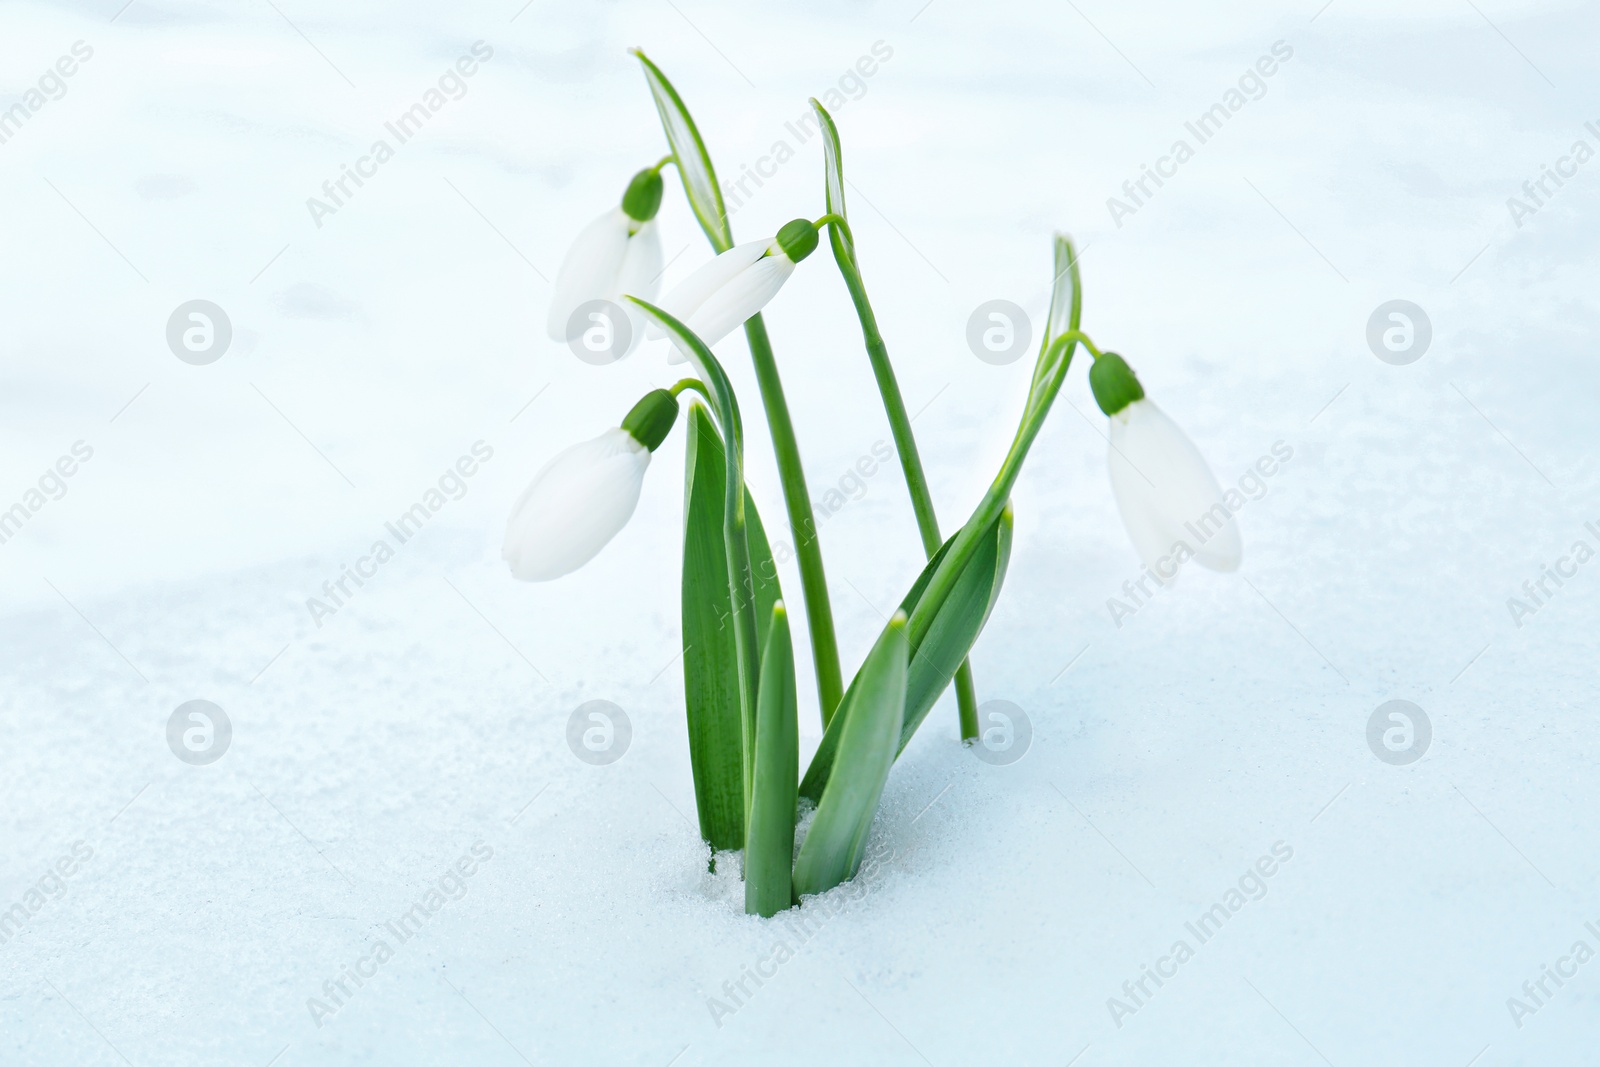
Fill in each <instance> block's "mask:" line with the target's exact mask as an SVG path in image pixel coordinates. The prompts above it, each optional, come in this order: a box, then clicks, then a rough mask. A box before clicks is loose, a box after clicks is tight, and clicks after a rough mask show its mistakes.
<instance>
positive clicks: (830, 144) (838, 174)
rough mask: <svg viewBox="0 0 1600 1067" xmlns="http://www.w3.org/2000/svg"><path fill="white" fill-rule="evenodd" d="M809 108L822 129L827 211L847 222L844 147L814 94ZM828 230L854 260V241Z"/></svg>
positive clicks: (831, 121) (835, 231) (833, 230)
mask: <svg viewBox="0 0 1600 1067" xmlns="http://www.w3.org/2000/svg"><path fill="white" fill-rule="evenodd" d="M811 110H813V111H815V112H816V113H817V124H818V126H820V127H821V129H822V175H823V180H824V183H825V187H826V190H827V197H828V211H829V212H830V213H831V214H834V215H838V216H839V217H840V218H842V219H844V220H845V221H846V222H848V221H850V215H849V213H848V212H846V211H845V208H844V149H843V148H842V147H841V146H840V144H839V128H838V127H837V126H835V125H834V124H833V116H832V115H830V114H828V109H827V108H825V107H823V106H822V104H820V103H819V102H818V101H817V98H816V97H814V96H813V97H812V98H811ZM830 232H831V234H832V236H833V240H835V241H837V242H839V245H840V247H842V248H843V249H844V251H845V253H846V254H847V255H848V256H849V257H850V260H851V262H852V263H853V262H855V258H856V249H855V244H854V242H852V241H851V240H850V239H849V238H848V237H846V236H845V235H844V233H843V232H842V231H840V230H838V229H837V228H834V229H832V230H831V231H830Z"/></svg>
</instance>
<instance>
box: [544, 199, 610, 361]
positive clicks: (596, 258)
mask: <svg viewBox="0 0 1600 1067" xmlns="http://www.w3.org/2000/svg"><path fill="white" fill-rule="evenodd" d="M629 221H630V220H629V219H628V216H627V215H624V214H623V213H622V209H621V208H620V207H619V208H613V209H612V210H610V211H608V212H606V213H605V214H604V215H601V216H600V217H599V218H597V219H595V220H594V221H593V222H591V223H589V225H587V226H585V227H584V228H583V230H582V231H581V232H579V234H578V236H577V238H576V239H574V240H573V242H572V247H571V248H569V249H567V257H566V258H565V259H563V260H562V261H561V271H560V272H559V273H558V274H557V275H556V285H555V291H554V292H553V293H552V294H551V295H550V313H549V315H548V316H547V317H546V319H545V330H546V332H548V333H549V334H550V339H551V340H552V341H565V340H566V339H567V320H568V319H570V318H571V317H572V313H573V312H574V311H576V310H577V308H578V305H579V304H582V303H584V302H585V301H589V300H602V299H604V300H615V299H616V298H617V277H618V274H619V272H620V271H621V269H622V264H623V258H624V256H626V254H627V251H628V223H629Z"/></svg>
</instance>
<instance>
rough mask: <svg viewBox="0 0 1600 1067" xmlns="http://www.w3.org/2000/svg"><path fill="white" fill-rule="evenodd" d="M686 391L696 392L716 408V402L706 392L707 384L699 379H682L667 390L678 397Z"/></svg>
mask: <svg viewBox="0 0 1600 1067" xmlns="http://www.w3.org/2000/svg"><path fill="white" fill-rule="evenodd" d="M686 389H693V390H694V391H695V392H697V393H699V394H700V395H701V396H703V397H705V398H706V403H707V404H710V405H711V406H713V407H715V406H716V401H715V400H714V399H712V396H711V394H710V393H709V392H707V391H706V383H705V382H702V381H701V380H700V379H699V378H680V379H679V380H678V381H677V382H676V383H675V384H673V385H672V386H671V387H670V388H669V389H668V390H667V392H669V393H671V394H672V395H673V396H677V395H678V394H680V393H682V392H683V391H684V390H686Z"/></svg>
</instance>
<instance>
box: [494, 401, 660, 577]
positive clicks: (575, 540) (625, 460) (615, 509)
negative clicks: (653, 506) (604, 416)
mask: <svg viewBox="0 0 1600 1067" xmlns="http://www.w3.org/2000/svg"><path fill="white" fill-rule="evenodd" d="M649 466H650V450H649V449H647V448H645V447H644V446H643V445H641V444H640V443H639V442H638V441H635V440H634V439H633V437H632V435H631V434H629V433H628V432H627V431H626V430H622V429H611V430H607V431H606V432H605V433H603V434H601V435H600V436H599V437H596V438H594V439H593V440H591V441H584V442H583V443H582V444H577V445H573V446H572V447H571V448H569V449H567V450H566V451H565V452H562V453H561V454H560V455H558V456H556V457H555V458H554V459H552V460H551V461H550V462H549V463H547V464H545V466H544V469H543V470H541V471H540V472H539V473H538V474H537V475H535V476H534V479H533V481H532V482H531V483H529V485H528V488H527V489H525V490H524V491H523V493H522V496H521V497H519V498H518V499H517V503H516V506H515V507H513V508H512V509H511V518H510V519H509V520H507V522H506V539H505V544H504V546H503V547H502V548H501V550H500V555H501V557H502V558H504V559H505V561H506V562H507V563H509V564H511V573H512V574H513V575H515V576H516V577H518V578H520V579H522V580H523V581H526V582H547V581H549V580H550V579H552V578H559V577H561V576H562V575H563V574H570V573H572V572H573V571H575V570H577V569H578V568H579V567H581V566H583V565H584V564H585V563H588V562H589V561H590V560H591V559H593V558H594V557H595V556H596V555H597V554H598V553H599V552H600V550H601V549H602V548H604V547H605V546H606V544H607V543H608V542H609V541H610V540H611V539H612V538H613V537H615V536H616V535H617V533H618V532H619V531H621V529H622V528H623V527H624V526H626V525H627V524H628V519H629V518H630V517H631V516H632V515H633V509H634V508H635V507H636V506H637V505H638V503H639V489H640V487H641V486H642V485H643V484H644V472H645V470H646V469H648V468H649Z"/></svg>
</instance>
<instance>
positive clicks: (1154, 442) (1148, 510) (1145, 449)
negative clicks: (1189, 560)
mask: <svg viewBox="0 0 1600 1067" xmlns="http://www.w3.org/2000/svg"><path fill="white" fill-rule="evenodd" d="M1110 471H1111V488H1112V492H1113V493H1114V494H1115V495H1116V498H1117V507H1118V509H1119V510H1120V511H1121V512H1122V521H1123V525H1125V526H1126V527H1127V528H1128V536H1129V538H1131V539H1132V541H1133V543H1134V547H1135V548H1137V549H1138V550H1139V556H1140V558H1141V559H1143V560H1144V562H1145V565H1146V566H1148V567H1150V568H1151V569H1153V570H1156V573H1157V574H1158V575H1159V576H1160V577H1162V578H1163V579H1165V578H1167V577H1169V576H1170V575H1171V574H1172V573H1175V572H1174V570H1173V564H1172V561H1170V560H1169V562H1167V563H1166V565H1165V566H1163V567H1160V568H1158V567H1157V564H1158V563H1159V562H1160V561H1161V560H1162V558H1163V557H1169V556H1172V555H1173V553H1174V549H1175V548H1176V547H1177V546H1178V545H1180V544H1181V545H1184V546H1186V547H1187V549H1188V552H1189V553H1190V554H1192V555H1193V556H1194V558H1195V559H1197V560H1198V561H1199V562H1200V563H1201V564H1203V565H1204V566H1207V567H1210V568H1211V569H1212V570H1219V571H1231V570H1234V569H1236V568H1237V567H1238V566H1239V559H1240V555H1241V547H1240V542H1239V527H1238V525H1237V524H1236V523H1235V522H1234V520H1233V516H1232V514H1231V513H1230V512H1229V511H1228V507H1227V505H1226V504H1224V503H1223V498H1222V487H1221V486H1219V485H1218V484H1217V479H1216V477H1215V476H1214V475H1213V474H1212V473H1211V468H1210V467H1208V466H1206V461H1205V459H1204V458H1203V457H1202V456H1201V455H1200V452H1199V451H1198V450H1197V449H1196V448H1195V447H1194V444H1193V443H1192V442H1191V441H1190V440H1189V438H1188V437H1187V436H1186V435H1185V434H1184V432H1183V431H1182V430H1180V429H1179V428H1178V426H1177V424H1176V423H1174V422H1173V421H1172V420H1171V419H1169V418H1167V416H1166V413H1165V412H1163V411H1162V410H1161V409H1160V408H1158V407H1156V405H1155V404H1154V403H1153V402H1151V401H1150V400H1148V399H1146V400H1135V401H1134V402H1133V403H1132V404H1129V405H1128V406H1127V407H1126V408H1125V409H1123V410H1122V411H1120V412H1118V413H1117V414H1116V415H1113V416H1112V417H1111V453H1110ZM1179 554H1180V555H1181V554H1182V553H1181V552H1180V553H1179Z"/></svg>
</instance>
